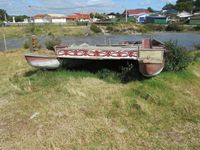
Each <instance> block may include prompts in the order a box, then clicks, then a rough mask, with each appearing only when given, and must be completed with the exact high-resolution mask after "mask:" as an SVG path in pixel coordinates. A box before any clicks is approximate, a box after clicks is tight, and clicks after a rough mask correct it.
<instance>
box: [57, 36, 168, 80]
mask: <svg viewBox="0 0 200 150" xmlns="http://www.w3.org/2000/svg"><path fill="white" fill-rule="evenodd" d="M55 51H56V55H57V57H58V58H59V59H63V61H64V62H66V64H68V67H76V66H78V65H82V64H84V63H85V64H86V63H87V62H91V60H99V61H101V60H104V61H105V60H109V61H110V60H137V61H139V70H140V73H141V74H142V75H143V76H146V77H152V76H155V75H158V74H159V73H160V72H161V71H162V70H163V68H164V51H165V49H164V46H163V43H162V42H159V41H157V40H151V39H144V40H143V41H141V42H125V43H122V44H114V45H96V46H91V45H87V44H83V45H79V46H69V47H62V48H58V47H55Z"/></svg>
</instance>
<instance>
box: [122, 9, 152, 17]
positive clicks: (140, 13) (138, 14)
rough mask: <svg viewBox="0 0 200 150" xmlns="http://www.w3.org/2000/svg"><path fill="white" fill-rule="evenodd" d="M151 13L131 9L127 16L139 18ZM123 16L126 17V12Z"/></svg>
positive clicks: (144, 10)
mask: <svg viewBox="0 0 200 150" xmlns="http://www.w3.org/2000/svg"><path fill="white" fill-rule="evenodd" d="M149 14H150V11H148V10H146V9H131V10H127V15H128V16H129V17H138V16H141V15H149ZM123 15H124V16H125V15H126V10H125V11H124V13H123Z"/></svg>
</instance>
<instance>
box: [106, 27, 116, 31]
mask: <svg viewBox="0 0 200 150" xmlns="http://www.w3.org/2000/svg"><path fill="white" fill-rule="evenodd" d="M113 29H114V28H113V26H107V27H106V30H108V31H113Z"/></svg>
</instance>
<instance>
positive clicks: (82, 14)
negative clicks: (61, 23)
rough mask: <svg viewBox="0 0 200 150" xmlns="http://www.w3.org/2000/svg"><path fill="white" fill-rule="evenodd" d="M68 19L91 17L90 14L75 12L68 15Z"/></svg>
mask: <svg viewBox="0 0 200 150" xmlns="http://www.w3.org/2000/svg"><path fill="white" fill-rule="evenodd" d="M66 18H67V19H90V14H86V13H74V14H72V15H69V16H67V17H66Z"/></svg>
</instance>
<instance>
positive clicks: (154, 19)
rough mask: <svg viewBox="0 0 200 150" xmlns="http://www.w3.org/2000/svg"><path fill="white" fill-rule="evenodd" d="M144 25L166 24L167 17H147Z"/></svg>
mask: <svg viewBox="0 0 200 150" xmlns="http://www.w3.org/2000/svg"><path fill="white" fill-rule="evenodd" d="M145 23H154V24H167V17H165V16H147V17H146V20H145Z"/></svg>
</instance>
